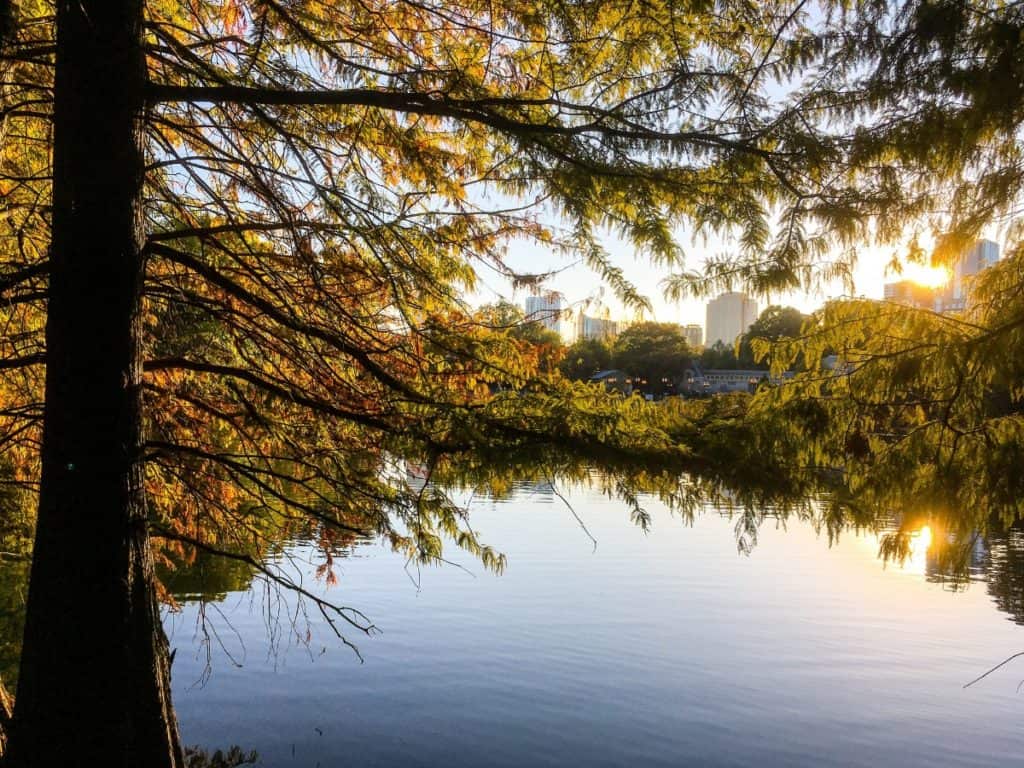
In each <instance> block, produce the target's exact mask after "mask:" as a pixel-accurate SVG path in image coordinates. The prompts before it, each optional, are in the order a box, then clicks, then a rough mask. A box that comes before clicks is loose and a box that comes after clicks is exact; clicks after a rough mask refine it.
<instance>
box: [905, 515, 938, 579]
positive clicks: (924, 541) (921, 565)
mask: <svg viewBox="0 0 1024 768" xmlns="http://www.w3.org/2000/svg"><path fill="white" fill-rule="evenodd" d="M931 546H932V529H931V527H930V526H927V525H926V526H923V527H922V528H921V530H919V531H918V532H917V533H912V534H911V535H910V556H909V557H908V558H907V560H906V562H905V563H904V564H903V570H905V571H907V572H909V573H924V572H925V569H926V568H927V565H928V550H929V549H931Z"/></svg>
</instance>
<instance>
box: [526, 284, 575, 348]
mask: <svg viewBox="0 0 1024 768" xmlns="http://www.w3.org/2000/svg"><path fill="white" fill-rule="evenodd" d="M524 309H525V310H526V318H525V319H526V322H528V323H540V324H541V325H543V326H544V327H545V328H547V329H548V330H549V331H554V332H555V333H557V334H558V335H559V336H561V337H562V338H563V339H565V340H568V341H571V340H572V338H571V337H572V336H573V333H572V331H573V329H572V327H571V324H570V323H569V320H568V314H569V303H568V302H567V301H566V300H565V296H563V295H562V294H560V293H559V292H558V291H548V292H546V293H542V294H539V295H537V296H527V297H526V303H525V305H524Z"/></svg>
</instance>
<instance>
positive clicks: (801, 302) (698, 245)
mask: <svg viewBox="0 0 1024 768" xmlns="http://www.w3.org/2000/svg"><path fill="white" fill-rule="evenodd" d="M996 239H998V238H996ZM679 242H680V243H681V244H682V245H683V247H684V249H685V252H686V254H687V268H691V265H692V266H694V267H698V266H699V265H700V264H701V263H703V261H704V259H705V258H706V257H709V256H714V255H719V254H722V253H728V251H729V249H730V244H729V243H728V242H727V241H723V240H714V241H712V240H709V241H708V242H706V243H705V242H703V241H699V240H698V241H692V238H690V237H687V236H686V235H685V234H684V235H683V236H681V237H680V240H679ZM603 243H604V247H605V249H606V250H607V251H608V253H609V254H611V256H612V259H613V261H614V262H615V264H616V265H617V266H619V267H621V268H622V269H623V271H624V273H625V274H626V276H627V277H628V278H629V279H630V280H631V281H632V282H633V283H634V284H635V285H636V286H637V287H638V288H639V289H640V291H641V293H643V294H644V295H645V296H647V297H648V298H649V299H650V300H651V303H652V305H653V307H654V317H653V319H654V320H657V321H660V322H672V323H680V324H683V325H686V324H689V323H696V324H698V325H701V326H703V325H704V323H705V306H706V303H707V299H705V298H701V299H687V300H683V301H679V302H676V301H669V300H666V299H665V297H664V295H663V291H662V288H661V287H660V282H661V281H662V279H663V278H664V277H665V276H666V275H667V274H668V272H667V270H666V268H665V267H658V266H655V265H652V264H651V263H650V261H649V260H647V259H645V258H644V257H643V256H641V255H637V254H636V252H635V248H634V247H633V246H632V245H631V244H630V243H628V242H626V241H624V240H622V239H620V238H617V237H615V236H614V235H612V234H608V235H607V236H606V237H605V238H603ZM894 251H895V248H894V247H892V246H889V247H885V248H881V247H874V246H872V247H865V248H864V249H863V250H862V251H861V253H860V256H859V258H858V264H857V267H856V269H855V271H854V286H855V291H854V293H853V294H852V295H854V296H863V297H866V298H872V299H880V298H882V295H883V286H884V284H885V283H887V282H893V281H896V280H904V279H913V280H915V281H917V282H922V283H925V284H927V285H936V284H938V283H941V282H942V281H943V280H944V279H945V277H946V273H945V272H944V271H943V270H937V269H935V268H932V267H929V266H926V265H920V264H907V265H905V266H904V268H903V272H902V274H901V275H894V274H892V273H887V272H886V267H887V265H888V264H889V263H890V261H891V260H892V256H893V253H894ZM507 261H508V264H509V266H511V267H512V268H513V269H515V270H517V271H522V272H527V273H542V272H546V271H549V270H556V269H560V270H561V271H559V272H558V273H557V274H555V275H553V276H552V277H551V278H550V279H549V280H548V281H547V282H546V283H545V284H544V289H545V290H553V291H560V292H561V293H563V294H564V295H565V297H566V299H567V300H568V302H569V303H570V305H573V306H576V303H577V302H583V301H585V300H587V299H588V298H591V299H593V298H597V297H601V300H602V301H603V303H604V305H606V306H607V307H608V308H609V309H610V312H611V316H612V318H627V319H629V318H631V316H632V313H631V312H626V311H624V310H623V309H622V306H621V304H620V303H619V302H618V301H617V300H616V299H615V298H614V296H613V295H612V292H611V290H610V289H607V288H605V289H604V291H603V295H602V294H601V289H602V281H601V278H600V277H599V276H598V275H597V274H596V273H594V272H593V271H592V270H591V269H590V268H588V267H587V266H586V265H583V264H572V263H571V262H569V261H567V260H566V259H564V258H563V257H561V256H559V255H558V254H556V253H554V252H553V251H550V250H545V249H544V248H543V247H542V246H540V245H536V244H532V243H531V244H525V243H522V242H515V243H513V244H512V245H510V247H509V253H508V259H507ZM528 295H530V292H529V291H528V290H526V289H519V290H518V291H515V290H513V288H512V285H511V283H510V282H509V281H508V280H507V279H505V278H504V277H502V276H500V275H498V274H496V273H494V272H490V271H487V270H483V271H481V273H480V283H479V285H478V287H477V291H476V292H475V294H474V295H472V296H471V297H470V303H472V304H485V303H490V302H495V301H498V300H499V299H506V300H508V301H511V302H513V303H515V304H518V305H519V306H522V305H523V302H524V300H525V297H526V296H528ZM849 295H850V294H848V293H846V292H845V291H844V288H843V286H842V284H840V283H835V284H833V285H830V286H828V287H826V288H825V289H824V291H823V292H821V293H779V294H774V295H770V296H767V297H758V299H757V302H758V311H761V310H763V309H764V308H765V307H767V306H769V305H770V304H781V305H784V306H793V307H796V308H797V309H799V310H801V311H802V312H810V311H812V310H814V309H816V308H818V307H820V306H821V305H822V304H823V303H824V302H825V301H826V300H827V299H831V298H838V297H840V296H849ZM647 319H651V318H647Z"/></svg>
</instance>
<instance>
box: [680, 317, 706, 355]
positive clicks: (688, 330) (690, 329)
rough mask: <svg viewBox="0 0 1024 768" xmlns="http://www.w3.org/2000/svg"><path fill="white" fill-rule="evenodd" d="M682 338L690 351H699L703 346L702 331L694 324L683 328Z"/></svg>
mask: <svg viewBox="0 0 1024 768" xmlns="http://www.w3.org/2000/svg"><path fill="white" fill-rule="evenodd" d="M683 336H684V337H686V343H687V344H688V345H689V346H690V348H691V349H700V348H701V347H703V346H704V329H703V328H701V327H700V326H699V325H697V324H696V323H690V324H689V325H685V326H683Z"/></svg>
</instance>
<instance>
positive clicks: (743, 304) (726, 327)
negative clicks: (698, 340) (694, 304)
mask: <svg viewBox="0 0 1024 768" xmlns="http://www.w3.org/2000/svg"><path fill="white" fill-rule="evenodd" d="M755 320H757V302H756V301H754V300H753V299H752V298H750V297H749V296H747V294H745V293H738V292H736V291H732V292H730V293H723V294H722V295H721V296H719V297H718V298H717V299H712V300H711V301H709V302H708V308H707V323H706V324H705V328H706V329H707V333H706V334H705V337H704V343H705V344H706V345H707V346H709V347H710V346H713V345H714V343H715V342H716V341H721V342H722V343H724V344H726V345H731V344H733V343H735V341H736V337H737V336H739V335H741V334H743V333H746V332H747V329H748V328H750V326H751V325H753V324H754V321H755Z"/></svg>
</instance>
